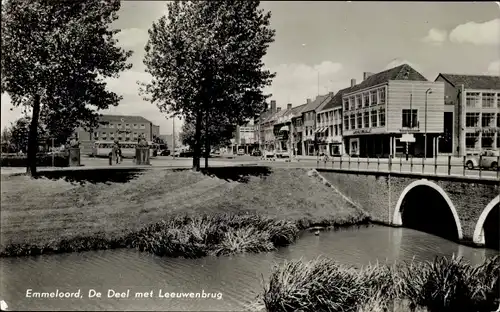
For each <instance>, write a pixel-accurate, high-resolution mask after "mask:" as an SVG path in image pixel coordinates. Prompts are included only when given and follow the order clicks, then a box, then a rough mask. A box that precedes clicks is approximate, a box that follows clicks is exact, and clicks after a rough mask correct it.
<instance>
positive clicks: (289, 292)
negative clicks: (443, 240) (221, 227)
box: [261, 256, 500, 312]
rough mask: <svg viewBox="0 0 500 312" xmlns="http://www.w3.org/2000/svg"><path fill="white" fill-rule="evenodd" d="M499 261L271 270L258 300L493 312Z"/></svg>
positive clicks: (294, 306) (281, 305)
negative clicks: (475, 264) (478, 263)
mask: <svg viewBox="0 0 500 312" xmlns="http://www.w3.org/2000/svg"><path fill="white" fill-rule="evenodd" d="M499 279H500V257H498V256H496V257H492V258H489V259H487V260H486V261H485V262H484V263H483V264H481V265H479V266H477V267H474V266H472V265H470V264H469V263H467V262H465V261H462V260H461V259H457V258H451V259H448V258H436V259H435V260H434V261H432V262H424V263H403V264H400V265H387V264H385V265H381V264H378V263H377V264H375V265H369V266H366V267H364V268H362V269H360V270H357V269H354V268H351V267H347V266H344V265H340V264H338V263H335V262H333V261H331V260H315V261H309V262H302V261H292V262H286V263H285V264H284V265H282V266H278V267H275V268H274V270H273V272H272V274H271V277H270V280H269V282H268V283H267V286H266V287H265V289H264V292H263V294H262V296H261V301H263V303H264V305H265V307H266V309H267V311H270V312H273V311H299V310H300V311H304V312H305V311H311V312H312V311H353V312H361V311H363V312H368V311H371V312H386V311H428V312H438V311H439V312H447V311H450V312H451V311H476V312H487V311H495V310H496V309H497V308H498V306H499V304H500V302H499V300H500V293H499Z"/></svg>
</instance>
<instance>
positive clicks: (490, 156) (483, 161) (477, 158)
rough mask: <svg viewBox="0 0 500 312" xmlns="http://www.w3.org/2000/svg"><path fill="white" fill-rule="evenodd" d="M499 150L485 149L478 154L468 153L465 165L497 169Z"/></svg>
mask: <svg viewBox="0 0 500 312" xmlns="http://www.w3.org/2000/svg"><path fill="white" fill-rule="evenodd" d="M499 155H500V151H495V150H485V151H483V152H482V153H480V154H475V155H468V156H466V158H465V166H466V167H467V169H470V170H472V169H474V168H482V169H491V170H495V171H496V170H498V157H499Z"/></svg>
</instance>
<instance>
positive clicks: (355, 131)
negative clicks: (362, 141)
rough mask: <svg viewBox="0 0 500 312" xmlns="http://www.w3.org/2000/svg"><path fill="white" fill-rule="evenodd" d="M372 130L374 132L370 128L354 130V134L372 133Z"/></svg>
mask: <svg viewBox="0 0 500 312" xmlns="http://www.w3.org/2000/svg"><path fill="white" fill-rule="evenodd" d="M371 132H372V129H371V128H368V129H360V130H354V131H353V132H352V134H363V133H371Z"/></svg>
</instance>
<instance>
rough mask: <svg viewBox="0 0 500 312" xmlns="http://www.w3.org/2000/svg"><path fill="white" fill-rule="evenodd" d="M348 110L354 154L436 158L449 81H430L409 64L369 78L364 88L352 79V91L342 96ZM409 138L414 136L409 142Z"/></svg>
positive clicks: (347, 138) (347, 132) (347, 143)
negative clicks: (446, 86)
mask: <svg viewBox="0 0 500 312" xmlns="http://www.w3.org/2000/svg"><path fill="white" fill-rule="evenodd" d="M342 105H343V112H342V115H343V123H342V124H343V128H344V129H343V137H344V147H345V150H346V152H347V153H348V154H350V155H359V156H362V157H366V156H369V157H374V156H380V157H387V156H391V157H393V156H395V155H402V154H405V153H406V151H408V154H410V155H415V156H423V155H424V153H425V152H427V155H426V156H427V157H429V156H431V155H434V154H435V151H436V149H437V148H436V142H437V138H438V137H439V136H441V135H442V133H443V112H444V83H443V82H439V81H437V82H429V81H428V80H427V79H425V77H424V76H422V75H421V74H420V73H419V72H417V71H416V70H414V69H413V68H412V67H411V66H409V65H407V64H403V65H401V66H398V67H395V68H391V69H388V70H386V71H383V72H380V73H377V74H371V73H364V75H363V81H362V82H361V83H360V84H356V80H355V79H351V86H350V87H349V88H347V89H344V92H343V94H342ZM403 134H407V136H406V137H409V138H405V139H407V140H405V141H403V140H402V139H403V138H402V135H403ZM426 137H427V138H426ZM413 140H414V141H413ZM412 141H413V142H412ZM425 142H427V146H425Z"/></svg>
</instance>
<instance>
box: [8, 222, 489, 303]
mask: <svg viewBox="0 0 500 312" xmlns="http://www.w3.org/2000/svg"><path fill="white" fill-rule="evenodd" d="M495 253H498V251H494V250H489V249H473V248H470V247H466V246H461V245H457V244H455V243H452V242H450V241H447V240H445V239H442V238H439V237H436V236H432V235H429V234H425V233H422V232H418V231H414V230H409V229H404V228H389V227H381V226H374V227H369V228H360V229H344V230H340V231H337V232H322V233H321V235H319V236H314V235H313V234H310V233H306V234H304V236H303V237H302V238H301V239H300V240H299V241H298V242H297V243H296V244H294V245H292V246H290V247H288V248H280V249H279V250H277V251H275V252H270V253H263V254H245V255H236V256H231V257H219V258H215V257H207V258H202V259H195V260H185V259H172V258H160V257H156V256H153V255H150V254H147V253H139V252H136V251H132V250H110V251H97V252H84V253H73V254H62V255H50V256H40V257H35V258H17V259H16V258H4V259H0V264H1V272H0V273H1V276H2V279H1V285H0V295H1V296H2V298H1V299H3V300H5V301H7V303H8V304H9V308H11V309H15V310H46V311H48V310H143V311H144V310H176V311H188V310H189V311H196V310H200V311H207V310H209V311H210V310H211V311H235V310H242V309H243V308H244V306H245V304H247V303H249V302H251V301H253V299H254V298H255V297H256V296H257V295H258V294H259V293H260V292H261V291H262V287H263V286H262V282H263V279H267V278H268V276H269V273H270V271H271V268H272V267H273V265H274V264H276V263H282V262H283V261H284V260H286V259H288V260H291V259H300V258H302V259H304V260H311V259H315V258H317V257H319V256H326V257H330V258H333V259H335V260H336V261H338V262H340V263H344V264H350V265H356V266H361V265H366V264H369V263H374V262H376V261H379V262H385V261H386V260H387V261H388V262H394V261H409V260H412V259H413V258H414V259H415V261H424V260H433V258H434V257H436V256H451V255H452V254H455V255H459V256H462V257H464V258H465V259H467V260H469V261H471V262H472V263H479V262H481V261H483V259H484V258H485V257H486V256H490V255H493V254H495ZM28 288H32V289H33V291H54V290H55V289H59V290H61V291H76V290H78V289H81V292H82V294H84V298H81V299H40V298H26V297H25V294H26V289H28ZM90 289H95V290H96V291H100V292H102V298H100V299H99V298H87V296H88V292H89V290H90ZM108 289H113V290H114V291H117V292H121V291H126V290H127V289H130V292H131V293H132V294H135V292H149V291H153V293H154V295H155V298H121V299H118V298H107V290H108ZM159 290H162V291H163V293H165V292H193V293H197V292H198V293H202V292H206V293H208V292H209V293H216V292H221V293H222V299H221V300H217V299H203V298H195V299H193V298H176V299H170V298H169V299H167V298H157V294H158V292H159Z"/></svg>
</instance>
